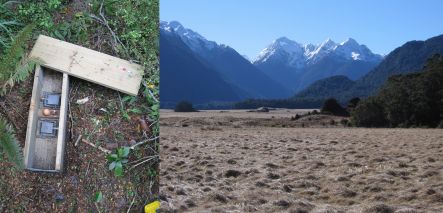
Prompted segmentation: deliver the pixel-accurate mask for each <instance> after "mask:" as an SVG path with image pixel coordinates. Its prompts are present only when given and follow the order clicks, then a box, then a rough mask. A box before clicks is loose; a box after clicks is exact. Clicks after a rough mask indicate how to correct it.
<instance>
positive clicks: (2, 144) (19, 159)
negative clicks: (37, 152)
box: [0, 117, 24, 169]
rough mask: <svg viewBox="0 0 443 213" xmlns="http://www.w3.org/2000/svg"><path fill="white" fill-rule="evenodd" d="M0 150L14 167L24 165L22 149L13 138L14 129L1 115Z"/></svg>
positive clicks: (20, 167)
mask: <svg viewBox="0 0 443 213" xmlns="http://www.w3.org/2000/svg"><path fill="white" fill-rule="evenodd" d="M0 152H2V153H4V154H6V157H7V158H8V161H9V162H11V163H13V164H14V166H15V167H16V168H19V169H22V168H23V167H24V166H23V155H22V149H21V148H20V145H19V144H18V142H17V139H16V138H15V134H14V130H13V128H12V127H11V125H9V124H8V123H7V122H6V120H5V119H3V118H2V117H0ZM0 160H2V159H0Z"/></svg>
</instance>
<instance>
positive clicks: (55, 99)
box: [42, 93, 61, 109]
mask: <svg viewBox="0 0 443 213" xmlns="http://www.w3.org/2000/svg"><path fill="white" fill-rule="evenodd" d="M60 99H61V94H59V93H48V94H45V96H44V97H43V98H42V102H43V106H44V107H48V108H52V109H58V108H60Z"/></svg>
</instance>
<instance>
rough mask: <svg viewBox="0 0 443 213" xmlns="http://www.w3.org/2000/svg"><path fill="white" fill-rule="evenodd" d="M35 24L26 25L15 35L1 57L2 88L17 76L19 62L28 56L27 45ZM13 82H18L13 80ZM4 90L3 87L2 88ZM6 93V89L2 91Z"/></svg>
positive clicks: (0, 83)
mask: <svg viewBox="0 0 443 213" xmlns="http://www.w3.org/2000/svg"><path fill="white" fill-rule="evenodd" d="M33 28H34V25H26V26H25V27H24V28H23V30H21V31H20V32H19V33H18V34H17V36H15V37H14V39H13V41H12V43H11V45H10V47H9V49H8V50H6V51H5V52H4V54H3V55H4V56H3V57H1V59H0V85H1V86H2V88H4V87H3V86H4V85H6V84H7V82H8V81H10V78H11V77H13V76H15V73H16V72H17V70H16V69H17V64H19V63H20V62H22V61H23V60H24V58H26V54H25V53H26V47H27V43H28V41H29V40H30V39H31V37H32V30H33ZM13 82H17V81H15V80H13ZM2 90H3V89H2ZM2 93H3V94H4V91H3V92H2Z"/></svg>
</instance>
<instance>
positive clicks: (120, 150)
mask: <svg viewBox="0 0 443 213" xmlns="http://www.w3.org/2000/svg"><path fill="white" fill-rule="evenodd" d="M123 152H124V150H123V148H118V149H117V155H118V156H119V157H120V158H121V157H123Z"/></svg>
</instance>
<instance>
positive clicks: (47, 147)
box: [32, 137, 57, 170]
mask: <svg viewBox="0 0 443 213" xmlns="http://www.w3.org/2000/svg"><path fill="white" fill-rule="evenodd" d="M34 143H35V149H34V158H33V160H32V168H33V169H42V170H54V168H55V160H56V157H57V156H56V151H57V150H56V149H57V139H56V138H38V137H36V138H34Z"/></svg>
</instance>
